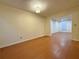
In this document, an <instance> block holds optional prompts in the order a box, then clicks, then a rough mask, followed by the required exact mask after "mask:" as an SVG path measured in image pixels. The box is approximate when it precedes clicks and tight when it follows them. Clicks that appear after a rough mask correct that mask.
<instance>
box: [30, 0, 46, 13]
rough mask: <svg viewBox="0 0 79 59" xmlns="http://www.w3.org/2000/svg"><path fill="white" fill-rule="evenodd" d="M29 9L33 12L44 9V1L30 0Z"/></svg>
mask: <svg viewBox="0 0 79 59" xmlns="http://www.w3.org/2000/svg"><path fill="white" fill-rule="evenodd" d="M31 9H32V10H33V11H34V12H35V13H40V12H41V11H43V10H45V9H46V3H45V2H44V1H43V0H32V2H31Z"/></svg>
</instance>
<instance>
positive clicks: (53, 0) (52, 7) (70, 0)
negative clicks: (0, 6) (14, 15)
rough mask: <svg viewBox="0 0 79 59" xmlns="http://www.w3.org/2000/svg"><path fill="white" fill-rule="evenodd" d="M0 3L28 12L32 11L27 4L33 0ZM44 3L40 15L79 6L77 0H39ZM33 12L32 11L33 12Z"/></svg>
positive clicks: (4, 0) (6, 0)
mask: <svg viewBox="0 0 79 59" xmlns="http://www.w3.org/2000/svg"><path fill="white" fill-rule="evenodd" d="M0 1H1V2H2V3H5V4H7V5H11V6H13V7H16V8H20V9H23V10H26V11H29V12H33V11H32V10H31V9H30V7H29V4H30V3H31V2H32V1H33V0H0ZM41 1H42V2H45V3H46V9H45V10H43V11H41V13H39V15H41V16H51V15H52V14H54V13H57V12H60V11H62V10H66V9H69V8H72V7H75V6H79V0H41ZM33 13H34V12H33Z"/></svg>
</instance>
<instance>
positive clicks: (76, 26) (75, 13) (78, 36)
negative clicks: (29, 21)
mask: <svg viewBox="0 0 79 59" xmlns="http://www.w3.org/2000/svg"><path fill="white" fill-rule="evenodd" d="M63 16H67V17H68V16H70V17H72V34H73V36H72V37H73V40H77V41H79V20H78V19H79V7H75V8H71V9H69V10H65V11H62V12H59V13H56V14H54V15H52V16H51V17H48V20H49V22H50V20H51V19H52V18H53V17H55V18H57V19H58V20H60V18H61V17H63ZM48 27H50V25H49V26H48ZM48 29H49V28H48ZM49 30H50V29H49ZM48 33H49V32H48Z"/></svg>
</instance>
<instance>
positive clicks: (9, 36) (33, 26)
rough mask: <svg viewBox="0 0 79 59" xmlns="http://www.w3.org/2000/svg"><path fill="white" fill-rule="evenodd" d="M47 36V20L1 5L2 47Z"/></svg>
mask: <svg viewBox="0 0 79 59" xmlns="http://www.w3.org/2000/svg"><path fill="white" fill-rule="evenodd" d="M43 35H45V19H44V18H43V17H40V16H38V15H35V14H32V13H29V12H26V11H22V10H19V9H16V8H12V7H10V6H6V5H3V4H0V47H5V46H9V45H12V44H15V43H19V42H22V41H26V40H29V39H32V38H36V37H40V36H43Z"/></svg>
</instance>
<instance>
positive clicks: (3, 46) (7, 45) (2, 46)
mask: <svg viewBox="0 0 79 59" xmlns="http://www.w3.org/2000/svg"><path fill="white" fill-rule="evenodd" d="M45 36H48V35H39V36H36V37H32V38H29V39H25V40H20V41H17V42H13V43H9V44H6V45H1V46H0V48H5V47H9V46H12V45H16V44H19V43H22V42H25V41H30V40H33V39H37V38H42V37H45Z"/></svg>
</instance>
